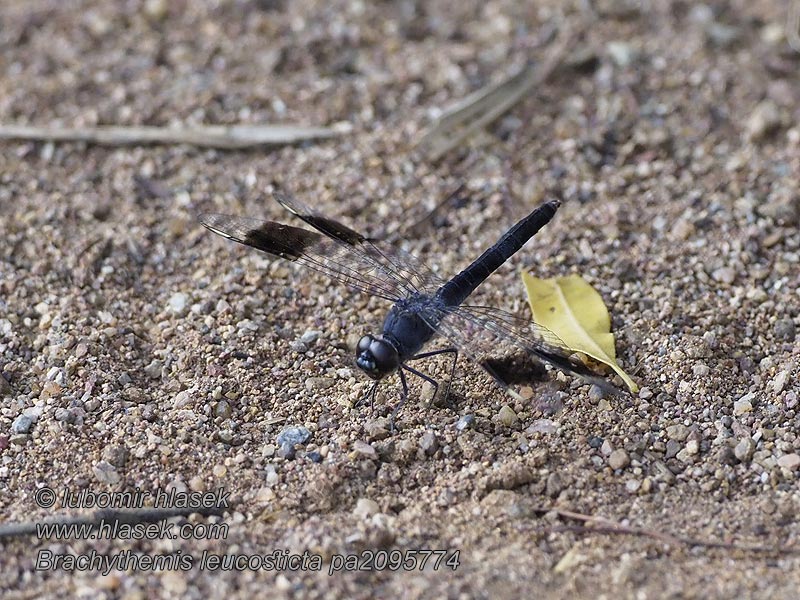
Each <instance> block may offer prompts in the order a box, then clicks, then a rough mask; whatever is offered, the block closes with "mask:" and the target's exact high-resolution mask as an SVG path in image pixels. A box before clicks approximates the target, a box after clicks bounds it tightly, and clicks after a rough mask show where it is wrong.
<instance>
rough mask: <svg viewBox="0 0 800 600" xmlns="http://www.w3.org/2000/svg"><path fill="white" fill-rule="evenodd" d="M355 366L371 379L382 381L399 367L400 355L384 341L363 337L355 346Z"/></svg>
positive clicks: (377, 338) (378, 338)
mask: <svg viewBox="0 0 800 600" xmlns="http://www.w3.org/2000/svg"><path fill="white" fill-rule="evenodd" d="M356 364H357V365H358V368H359V369H361V370H362V371H364V372H365V373H366V374H367V375H369V376H370V377H371V378H372V379H382V378H383V377H385V376H386V375H388V374H389V373H394V372H395V371H396V370H397V368H398V367H399V366H400V354H399V353H398V352H397V348H395V347H394V346H393V345H392V344H391V343H390V342H388V341H386V340H385V339H383V338H381V337H374V336H371V335H365V336H364V337H362V338H361V339H360V340H359V341H358V346H356Z"/></svg>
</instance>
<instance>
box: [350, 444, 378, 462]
mask: <svg viewBox="0 0 800 600" xmlns="http://www.w3.org/2000/svg"><path fill="white" fill-rule="evenodd" d="M353 454H355V455H356V456H357V457H359V458H366V459H369V460H377V459H378V452H377V450H375V448H373V447H372V446H371V445H370V444H368V443H367V442H364V441H361V440H356V441H355V442H353Z"/></svg>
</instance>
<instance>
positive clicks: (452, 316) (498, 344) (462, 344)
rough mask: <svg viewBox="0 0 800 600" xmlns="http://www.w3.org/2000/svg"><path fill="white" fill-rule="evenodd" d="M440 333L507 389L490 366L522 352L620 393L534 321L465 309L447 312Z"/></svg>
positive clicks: (481, 308) (489, 309)
mask: <svg viewBox="0 0 800 600" xmlns="http://www.w3.org/2000/svg"><path fill="white" fill-rule="evenodd" d="M439 333H440V334H441V335H443V336H444V337H445V338H447V339H448V340H449V341H450V342H451V343H453V345H455V346H456V347H457V348H458V349H459V352H462V353H463V354H465V355H466V356H467V357H468V358H470V359H471V360H473V361H474V362H476V363H477V364H479V365H480V366H481V367H483V368H484V369H485V370H486V371H487V372H488V373H489V374H490V375H492V377H494V378H495V379H496V380H499V382H500V383H501V385H503V386H504V387H507V386H505V382H504V381H503V378H502V377H500V376H499V375H498V374H497V372H496V370H495V369H493V368H492V366H491V365H492V362H493V360H492V359H496V358H497V357H499V356H503V355H504V354H514V353H519V352H520V351H522V352H523V353H525V354H526V355H528V356H533V357H535V358H537V359H539V360H540V361H542V362H545V363H548V364H550V365H552V366H554V367H556V368H558V369H561V370H562V371H565V372H567V373H570V374H573V375H577V376H579V377H581V378H583V379H585V380H586V381H588V382H590V383H593V384H596V385H598V386H600V387H601V388H603V389H604V390H605V391H608V392H610V393H613V394H618V393H619V390H618V389H617V388H616V387H614V386H613V385H611V384H610V383H608V382H607V381H606V380H605V379H603V378H602V377H600V376H599V375H597V374H596V373H594V372H593V371H592V370H591V369H589V368H588V367H587V366H586V365H584V364H583V363H582V362H581V361H580V360H578V359H577V358H574V357H573V356H572V355H573V354H574V352H573V351H572V350H571V349H570V348H568V347H567V345H566V344H565V343H564V342H563V341H561V339H560V338H559V337H558V336H557V335H556V334H554V333H553V332H552V331H550V330H549V329H546V328H545V327H542V326H541V325H538V324H537V323H535V322H534V321H532V320H531V319H525V318H521V317H517V316H516V315H514V314H513V313H509V312H506V311H504V310H500V309H498V308H493V307H488V306H468V305H462V306H459V307H456V308H454V309H452V310H449V311H447V314H446V316H444V318H442V320H441V323H440V324H439Z"/></svg>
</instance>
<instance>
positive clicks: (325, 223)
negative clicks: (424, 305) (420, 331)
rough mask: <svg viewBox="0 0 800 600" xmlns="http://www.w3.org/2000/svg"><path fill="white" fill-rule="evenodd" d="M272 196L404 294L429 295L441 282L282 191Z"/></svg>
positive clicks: (417, 263)
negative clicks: (399, 284) (397, 284)
mask: <svg viewBox="0 0 800 600" xmlns="http://www.w3.org/2000/svg"><path fill="white" fill-rule="evenodd" d="M273 195H274V196H275V200H277V201H278V202H279V203H280V204H281V206H283V207H284V208H285V209H287V210H288V211H289V212H291V213H292V214H294V215H295V216H297V217H298V218H299V219H301V220H302V221H304V222H305V223H308V224H309V225H311V226H312V227H314V228H315V229H316V230H317V231H319V232H321V233H323V234H324V235H326V236H328V237H329V238H330V239H332V240H335V241H337V242H339V243H341V244H344V245H345V246H348V247H353V248H357V250H358V252H359V253H360V254H361V255H362V257H363V259H364V261H366V262H368V263H370V265H371V266H372V267H373V268H374V269H377V270H379V271H381V272H382V273H383V274H384V275H385V276H387V277H389V278H391V279H396V280H400V281H402V282H403V283H404V287H403V290H404V291H405V292H407V293H410V292H425V293H432V292H433V291H435V290H436V289H438V288H439V287H440V286H441V285H442V284H443V283H444V280H443V279H442V278H441V277H440V276H439V275H437V274H436V273H434V272H433V271H432V270H431V268H430V267H429V266H428V265H426V264H425V263H424V262H422V261H421V260H420V259H418V258H417V257H416V256H414V255H413V254H409V253H408V252H404V251H403V250H400V249H399V248H394V247H391V246H388V245H384V244H381V243H380V242H379V241H377V240H374V239H370V238H367V237H365V236H363V235H361V234H360V233H358V232H356V231H354V230H353V229H350V228H349V227H347V226H346V225H343V224H342V223H339V222H338V221H334V220H333V219H329V218H328V217H326V216H324V215H322V214H320V213H318V212H316V211H315V210H314V209H312V208H311V207H309V206H308V205H306V204H304V203H303V202H301V201H300V200H297V199H296V198H294V197H292V196H289V195H288V194H286V193H284V192H282V191H275V192H273Z"/></svg>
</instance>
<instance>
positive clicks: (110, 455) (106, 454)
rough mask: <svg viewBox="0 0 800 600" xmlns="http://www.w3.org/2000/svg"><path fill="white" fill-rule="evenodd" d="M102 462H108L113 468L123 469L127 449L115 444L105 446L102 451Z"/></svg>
mask: <svg viewBox="0 0 800 600" xmlns="http://www.w3.org/2000/svg"><path fill="white" fill-rule="evenodd" d="M103 460H106V461H108V463H109V464H110V465H112V466H113V467H117V468H119V467H124V466H125V463H126V462H128V449H127V448H125V446H119V445H116V444H112V445H110V446H106V447H105V448H104V449H103Z"/></svg>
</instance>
